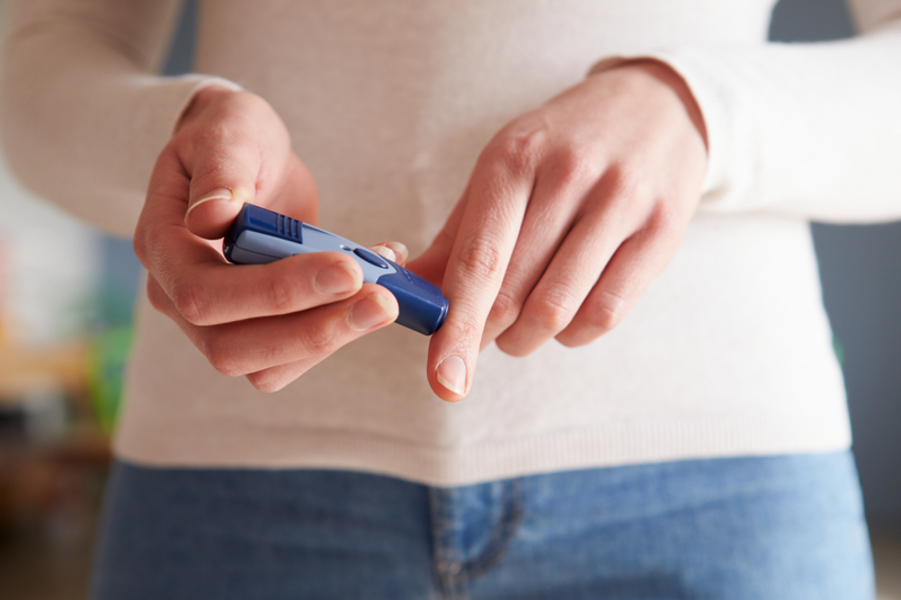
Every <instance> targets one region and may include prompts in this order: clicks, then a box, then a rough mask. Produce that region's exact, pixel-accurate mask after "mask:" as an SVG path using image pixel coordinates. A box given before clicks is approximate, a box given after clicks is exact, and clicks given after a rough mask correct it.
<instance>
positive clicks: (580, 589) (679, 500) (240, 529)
mask: <svg viewBox="0 0 901 600" xmlns="http://www.w3.org/2000/svg"><path fill="white" fill-rule="evenodd" d="M874 596H875V593H874V589H873V575H872V561H871V557H870V550H869V543H868V538H867V531H866V525H865V523H864V519H863V512H862V506H861V499H860V490H859V486H858V483H857V475H856V471H855V468H854V462H853V457H852V456H851V454H850V453H838V454H823V455H798V456H780V457H765V458H734V459H716V460H697V461H681V462H672V463H661V464H652V465H640V466H628V467H617V468H604V469H590V470H582V471H572V472H564V473H554V474H549V475H535V476H529V477H522V478H518V479H511V480H504V481H499V482H491V483H485V484H478V485H471V486H464V487H458V488H429V487H427V486H423V485H419V484H415V483H410V482H405V481H401V480H397V479H392V478H390V477H383V476H378V475H371V474H362V473H351V472H336V471H308V470H271V471H266V470H237V469H235V470H232V469H228V470H214V469H152V468H145V467H139V466H135V465H130V464H125V463H121V462H120V463H118V464H116V466H115V468H114V472H113V475H112V479H111V481H110V484H109V488H108V497H107V511H106V517H105V523H104V528H103V532H102V536H101V541H100V546H99V549H98V556H97V561H96V568H95V574H94V590H93V597H94V598H95V599H97V600H108V599H116V600H130V599H137V598H153V599H159V598H167V599H178V598H191V599H195V600H196V599H203V598H216V599H223V600H227V599H231V598H242V599H252V598H340V599H356V598H361V599H364V598H371V599H392V600H401V599H406V598H411V599H412V598H416V599H432V598H471V599H473V600H475V599H483V598H484V599H487V598H492V599H500V598H529V599H536V600H537V599H543V598H554V599H573V600H575V599H580V598H605V599H606V598H612V599H664V598H665V599H676V598H711V599H714V598H715V599H736V600H745V599H752V598H759V599H766V600H774V599H779V600H801V599H807V598H810V599H813V598H816V599H818V600H823V599H833V598H834V599H836V600H839V599H841V600H863V599H872V598H873V597H874Z"/></svg>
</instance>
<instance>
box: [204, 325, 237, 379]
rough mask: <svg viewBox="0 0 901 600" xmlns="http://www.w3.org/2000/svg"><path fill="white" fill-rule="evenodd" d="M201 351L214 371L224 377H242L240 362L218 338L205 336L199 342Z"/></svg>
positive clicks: (227, 345)
mask: <svg viewBox="0 0 901 600" xmlns="http://www.w3.org/2000/svg"><path fill="white" fill-rule="evenodd" d="M201 346H202V347H201V351H202V352H203V355H204V356H206V359H207V361H209V363H210V365H212V367H213V368H214V369H216V370H217V371H218V372H219V373H221V374H222V375H225V376H226V377H238V376H240V375H244V371H243V370H242V369H241V368H240V361H239V359H238V357H237V356H236V355H235V352H234V351H233V350H232V348H231V344H228V343H224V340H222V339H220V337H219V336H216V335H213V334H207V335H205V336H204V337H203V339H202V340H201Z"/></svg>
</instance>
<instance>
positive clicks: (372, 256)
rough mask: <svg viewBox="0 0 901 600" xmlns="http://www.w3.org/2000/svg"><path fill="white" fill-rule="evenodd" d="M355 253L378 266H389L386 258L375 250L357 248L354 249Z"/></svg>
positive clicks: (385, 267)
mask: <svg viewBox="0 0 901 600" xmlns="http://www.w3.org/2000/svg"><path fill="white" fill-rule="evenodd" d="M354 254H356V255H357V256H359V257H360V258H362V259H363V260H365V261H366V262H368V263H371V264H374V265H375V266H377V267H379V268H382V269H387V268H388V263H387V262H385V259H384V258H382V257H381V256H379V255H378V254H376V253H375V252H372V251H370V250H367V249H366V248H357V249H356V250H354Z"/></svg>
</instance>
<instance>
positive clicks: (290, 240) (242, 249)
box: [222, 204, 448, 335]
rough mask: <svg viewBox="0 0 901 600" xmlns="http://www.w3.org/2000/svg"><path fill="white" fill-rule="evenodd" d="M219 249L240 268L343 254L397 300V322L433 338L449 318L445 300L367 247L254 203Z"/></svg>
mask: <svg viewBox="0 0 901 600" xmlns="http://www.w3.org/2000/svg"><path fill="white" fill-rule="evenodd" d="M222 250H223V252H224V254H225V258H227V259H228V260H229V261H231V262H233V263H236V264H244V265H260V264H266V263H271V262H273V261H276V260H278V259H280V258H285V257H286V256H293V255H295V254H305V253H307V252H324V251H335V252H345V253H347V254H348V255H350V256H351V257H352V258H353V259H354V260H356V261H357V263H358V264H359V265H360V267H361V268H362V269H363V281H365V282H367V283H377V284H379V285H382V286H384V287H386V288H388V290H389V291H390V292H391V293H392V294H394V297H395V298H397V304H398V307H399V309H400V314H399V315H398V317H397V323H400V324H401V325H403V326H404V327H409V328H410V329H412V330H413V331H418V332H419V333H423V334H425V335H431V334H433V333H434V332H435V331H436V330H437V329H438V328H439V327H441V324H442V323H444V317H445V316H447V307H448V302H447V298H445V297H444V295H443V294H442V293H441V290H440V289H439V288H438V287H437V286H434V285H432V284H431V283H429V282H428V281H426V280H425V279H423V278H422V277H420V276H419V275H416V274H415V273H412V272H410V271H408V270H407V269H405V268H403V267H402V266H400V265H398V264H397V263H394V262H392V261H390V260H388V259H386V258H384V257H382V256H380V255H378V254H376V253H375V252H373V251H372V250H369V249H368V248H366V247H365V246H361V245H360V244H357V243H355V242H352V241H350V240H346V239H344V238H342V237H339V236H337V235H335V234H334V233H331V232H328V231H325V230H324V229H319V228H318V227H314V226H313V225H309V224H307V223H304V222H302V221H298V220H296V219H292V218H291V217H286V216H285V215H281V214H278V213H276V212H272V211H271V210H266V209H265V208H260V207H259V206H254V205H253V204H245V205H244V207H243V208H242V209H241V212H240V213H239V214H238V217H237V218H236V219H235V222H234V223H233V224H232V226H231V228H230V229H229V230H228V233H227V234H226V235H225V239H224V240H223V246H222Z"/></svg>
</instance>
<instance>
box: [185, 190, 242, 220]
mask: <svg viewBox="0 0 901 600" xmlns="http://www.w3.org/2000/svg"><path fill="white" fill-rule="evenodd" d="M233 198H234V194H232V191H231V190H229V189H226V188H219V189H215V190H213V191H212V192H210V193H209V194H207V195H206V196H204V197H203V198H201V199H200V200H198V201H197V202H195V203H194V204H192V205H191V206H189V207H188V212H187V214H186V216H187V215H189V214H191V211H192V210H194V209H195V208H197V207H198V206H200V205H201V204H206V203H207V202H211V201H213V200H229V201H230V200H232V199H233Z"/></svg>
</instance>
